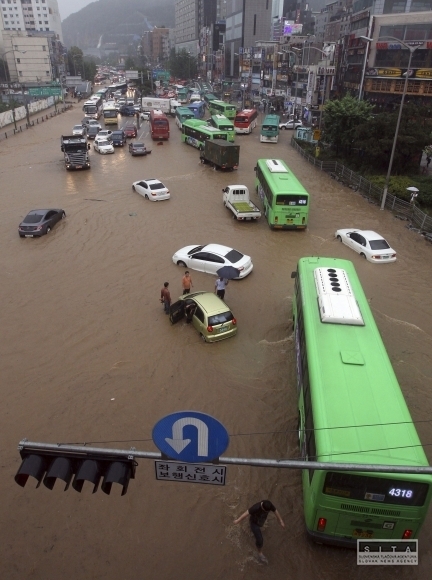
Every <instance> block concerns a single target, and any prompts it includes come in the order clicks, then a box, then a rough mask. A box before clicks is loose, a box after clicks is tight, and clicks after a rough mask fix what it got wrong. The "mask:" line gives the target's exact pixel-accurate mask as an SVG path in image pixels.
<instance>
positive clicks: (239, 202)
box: [222, 185, 261, 221]
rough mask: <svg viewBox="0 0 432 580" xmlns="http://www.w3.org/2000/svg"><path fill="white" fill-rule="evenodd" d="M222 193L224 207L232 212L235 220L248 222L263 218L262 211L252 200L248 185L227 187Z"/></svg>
mask: <svg viewBox="0 0 432 580" xmlns="http://www.w3.org/2000/svg"><path fill="white" fill-rule="evenodd" d="M222 192H223V203H224V206H225V207H227V208H228V209H229V210H231V211H232V213H233V217H234V219H236V220H238V221H246V220H257V219H259V218H260V217H261V211H260V210H259V208H258V207H257V206H256V205H255V204H254V203H253V202H252V201H251V200H250V196H249V189H248V188H247V187H246V185H227V186H226V187H225V189H223V190H222Z"/></svg>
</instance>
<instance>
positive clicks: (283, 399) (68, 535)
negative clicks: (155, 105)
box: [0, 106, 432, 580]
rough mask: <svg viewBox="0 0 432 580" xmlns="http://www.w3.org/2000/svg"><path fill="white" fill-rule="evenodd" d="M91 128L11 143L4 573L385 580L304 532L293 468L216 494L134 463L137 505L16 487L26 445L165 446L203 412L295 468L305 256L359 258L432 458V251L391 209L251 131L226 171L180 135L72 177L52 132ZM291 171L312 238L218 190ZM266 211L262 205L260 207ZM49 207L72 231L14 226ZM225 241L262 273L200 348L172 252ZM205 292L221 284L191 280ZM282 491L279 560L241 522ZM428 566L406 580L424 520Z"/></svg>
mask: <svg viewBox="0 0 432 580" xmlns="http://www.w3.org/2000/svg"><path fill="white" fill-rule="evenodd" d="M81 117H82V113H81V111H80V108H79V107H78V106H76V107H75V108H74V109H73V110H71V111H69V112H67V113H65V114H63V115H61V116H59V117H57V118H55V119H52V120H50V121H49V122H47V123H44V124H43V125H39V126H37V127H35V128H32V129H31V130H29V131H26V132H25V133H23V134H19V135H17V136H15V137H13V138H10V139H8V140H7V141H3V142H2V143H0V155H1V165H0V192H1V193H0V220H1V224H0V225H1V227H0V247H1V280H2V282H1V285H0V298H1V335H0V345H1V350H0V353H1V363H0V364H1V371H2V372H1V386H0V389H1V410H0V425H1V427H0V428H1V467H2V469H1V478H0V494H1V510H0V529H1V541H0V577H1V578H2V579H4V580H27V579H32V580H33V579H34V580H39V579H40V580H42V579H44V580H47V579H48V580H50V579H56V580H59V579H62V580H63V579H65V580H69V579H71V580H72V579H74V580H76V579H83V580H84V579H86V580H87V579H104V580H114V579H119V578H121V579H122V580H135V579H138V578H146V579H149V580H154V579H168V578H176V579H178V580H183V579H185V580H186V579H188V580H198V579H201V578H208V579H210V580H219V579H221V580H222V579H224V580H234V579H241V578H248V579H252V580H253V579H256V578H262V577H267V578H272V579H276V580H279V579H288V578H290V579H303V578H304V579H309V578H320V579H329V578H331V579H332V580H333V579H334V580H342V579H346V578H354V579H363V578H365V579H366V578H368V579H369V578H374V579H375V578H378V579H390V578H393V577H394V574H395V569H394V568H393V569H385V568H384V567H375V568H373V569H371V568H368V567H358V566H357V565H356V554H355V552H352V551H349V550H342V549H335V548H329V547H323V546H318V545H315V544H312V543H311V542H309V541H308V539H307V537H306V535H305V528H304V520H303V511H302V510H303V507H302V489H301V484H300V474H299V472H297V471H291V470H289V471H288V470H281V469H264V468H253V467H236V466H233V467H231V466H230V467H228V476H227V485H226V486H225V487H223V488H220V487H213V486H200V485H195V484H181V483H177V482H175V483H170V482H158V481H155V474H154V464H153V462H152V461H150V460H141V461H139V465H138V468H137V472H136V479H135V480H131V482H130V485H129V490H128V493H127V495H126V496H124V497H120V494H119V489H115V490H114V491H113V492H112V494H111V495H110V496H107V495H105V494H104V493H102V492H101V491H100V490H99V491H98V493H96V494H95V495H92V494H91V493H90V491H91V490H90V488H89V487H86V488H85V489H84V491H83V493H82V494H78V493H76V492H75V491H74V490H73V489H72V488H71V489H70V490H68V491H67V492H64V491H63V488H62V486H61V485H60V484H56V486H55V488H54V490H53V491H49V490H47V489H46V488H45V486H43V485H42V486H41V487H40V488H39V489H35V488H34V482H33V481H32V482H31V483H28V484H27V486H26V487H25V488H24V489H23V488H21V487H19V486H18V485H16V483H15V482H14V480H13V477H14V475H15V473H16V470H17V469H18V467H19V465H20V457H19V453H18V451H17V444H18V442H19V441H20V439H21V438H23V437H27V438H28V439H29V440H31V441H42V442H50V443H55V442H70V443H72V442H88V443H90V442H91V443H92V444H94V445H99V446H103V444H102V442H112V443H109V446H112V447H118V448H129V447H130V446H135V447H137V448H138V449H141V450H150V451H156V448H155V447H154V445H153V443H152V440H151V433H152V427H153V426H154V425H155V423H156V422H157V421H158V420H159V419H160V418H161V417H163V416H164V415H166V414H168V413H171V412H174V411H179V410H185V409H193V410H197V411H201V412H205V413H209V414H211V415H213V416H215V417H216V418H217V419H219V420H220V421H221V422H222V423H223V424H224V425H225V426H226V428H227V430H228V431H229V433H230V435H231V441H230V446H229V448H228V450H227V452H226V454H227V455H229V456H231V457H236V456H237V457H264V458H293V457H298V450H297V447H296V435H295V427H296V417H297V410H296V386H295V370H294V352H293V342H292V324H291V318H292V314H291V313H292V308H291V301H292V294H293V282H292V280H291V278H290V274H291V272H292V271H293V270H294V269H295V267H296V262H297V260H298V259H299V258H300V257H302V256H308V255H321V256H335V257H341V258H347V259H350V260H352V261H353V262H354V263H355V266H356V268H357V271H358V274H359V276H360V280H361V282H362V284H363V286H364V289H365V292H366V295H367V296H368V298H369V300H370V304H371V307H372V311H373V313H374V315H375V317H376V320H377V323H378V326H379V329H380V331H381V333H382V336H383V339H384V342H385V345H386V347H387V349H388V352H389V355H390V358H391V361H392V363H393V366H394V369H395V371H396V374H397V376H398V379H399V381H400V384H401V387H402V389H403V392H404V394H405V397H406V400H407V403H408V406H409V408H410V410H411V413H412V416H413V419H414V420H415V421H417V422H418V431H419V434H420V438H421V440H422V442H423V444H424V445H425V449H426V453H427V455H428V456H429V458H430V457H431V455H432V447H431V444H432V425H431V423H430V422H429V421H430V418H431V411H432V380H431V378H432V337H431V335H432V302H431V299H430V295H431V294H430V289H431V287H432V271H431V258H432V247H431V246H430V245H427V242H425V241H424V240H423V239H422V237H421V236H419V235H417V234H413V233H412V232H410V231H408V230H407V229H406V228H405V227H404V223H403V222H400V221H398V220H395V219H394V218H393V217H392V216H391V214H390V213H388V212H380V211H379V209H378V208H377V207H376V206H372V205H370V204H368V203H367V202H366V201H365V200H364V199H363V198H362V197H360V196H359V195H358V194H355V193H353V192H352V191H351V190H349V189H347V188H344V187H343V186H341V185H339V184H337V183H335V182H334V181H332V180H331V179H330V178H329V177H328V176H326V175H324V174H322V173H320V172H319V171H317V170H315V169H314V168H312V167H311V166H310V165H308V164H307V163H306V162H305V161H303V160H302V159H301V158H300V157H299V156H298V155H297V154H296V153H295V152H294V151H293V150H292V148H291V147H290V145H289V139H290V137H291V132H289V131H286V132H283V133H282V135H281V138H280V142H279V143H278V144H277V145H268V144H260V143H259V133H258V130H256V131H255V133H254V134H253V135H251V136H244V137H242V138H239V139H238V142H239V143H240V144H241V165H240V168H239V170H238V171H237V172H235V173H228V174H224V173H220V172H215V171H213V170H212V169H210V168H209V167H207V166H202V165H200V163H199V162H198V152H197V151H196V150H195V149H193V148H192V147H189V146H187V145H184V144H182V143H181V141H180V132H179V131H178V129H177V127H176V126H175V124H174V122H171V131H172V133H171V140H170V141H169V142H168V143H164V145H162V146H157V145H156V144H151V142H150V140H149V137H148V126H147V125H145V126H144V128H143V133H144V137H145V141H146V142H147V144H148V145H150V146H151V147H152V149H153V153H152V155H151V156H149V157H146V158H131V157H130V156H129V154H128V152H127V150H126V149H116V152H115V155H111V156H106V157H104V156H99V155H98V154H97V153H94V152H93V151H92V152H91V158H92V168H91V170H90V171H86V172H75V173H72V172H70V173H68V172H66V170H65V168H64V165H63V161H62V153H61V152H60V135H61V134H62V133H64V134H67V133H68V132H69V131H70V129H71V128H72V126H73V125H74V124H75V123H76V122H79V120H80V118H81ZM270 156H271V157H280V158H283V159H285V160H286V161H287V162H288V164H289V165H290V166H291V167H292V169H293V170H294V172H295V173H296V174H297V176H298V177H299V179H300V180H301V181H302V182H303V184H304V185H305V187H306V188H307V189H308V190H309V192H310V193H311V196H312V201H311V218H310V225H309V228H308V229H307V231H306V232H272V231H270V229H269V228H268V226H267V225H266V222H265V221H264V219H263V220H261V221H260V222H259V223H238V222H235V221H233V220H232V219H230V214H229V212H228V210H226V209H225V208H224V207H223V205H222V192H221V189H222V187H224V186H225V185H227V184H228V183H244V184H246V185H247V186H248V187H249V188H250V189H251V190H253V183H254V172H253V167H254V165H255V162H256V160H257V159H258V158H259V157H270ZM146 177H157V178H159V179H162V180H163V181H164V183H165V184H166V185H167V186H169V189H170V191H171V195H172V197H171V200H170V201H166V202H161V203H150V202H146V201H145V200H144V199H143V198H141V197H140V196H139V195H138V194H136V193H133V192H132V190H131V184H132V182H133V181H135V180H137V179H140V178H146ZM253 196H254V199H255V200H256V194H255V193H254V194H253ZM37 207H61V208H63V209H64V210H65V211H66V213H67V219H66V220H64V221H63V222H61V223H60V224H58V225H57V226H56V227H55V228H54V229H53V231H52V232H51V233H50V234H49V235H48V236H44V237H43V238H41V239H20V238H19V237H18V233H17V226H18V223H19V222H20V220H21V218H22V217H23V216H24V215H25V214H26V213H27V211H29V210H30V209H34V208H37ZM341 227H360V228H363V229H374V230H377V231H378V232H380V233H381V234H382V235H384V236H385V237H386V238H387V239H388V241H389V242H390V244H391V245H392V246H393V247H394V248H395V249H396V250H397V252H398V261H397V262H396V263H395V264H388V265H384V266H379V265H373V264H370V263H368V262H366V261H364V260H362V259H361V258H360V257H359V256H357V255H356V254H354V253H353V252H352V251H351V250H350V249H348V248H347V247H346V246H343V245H342V244H340V243H338V242H336V241H335V239H334V232H335V230H336V229H337V228H341ZM209 242H219V243H223V244H226V245H231V246H233V247H235V248H237V249H238V250H240V251H242V252H245V253H247V254H249V255H250V256H252V259H253V263H254V271H253V273H252V274H251V275H250V276H249V277H248V278H246V279H245V280H241V281H238V282H232V283H231V284H230V285H229V286H228V289H227V293H226V301H227V303H228V304H229V306H230V307H231V308H232V310H233V311H234V313H235V316H236V318H237V320H238V328H239V332H238V335H237V337H235V338H233V339H229V340H226V341H222V342H221V343H217V344H203V343H202V342H201V341H200V339H199V337H198V334H197V333H196V332H195V330H194V329H193V328H191V327H190V326H187V325H186V324H184V323H179V324H177V325H176V326H170V324H169V322H168V320H167V318H166V317H165V316H164V314H163V312H162V308H161V304H160V303H159V293H160V288H161V286H162V284H163V282H164V281H169V282H170V289H171V293H172V296H173V297H174V298H176V296H179V295H180V294H181V277H182V274H183V270H182V269H181V268H179V267H177V266H176V265H174V264H173V262H172V260H171V256H172V255H173V253H174V251H175V250H177V249H179V248H180V247H182V246H185V245H188V244H201V243H209ZM192 278H193V283H194V288H195V289H196V290H197V289H203V290H209V291H212V290H213V285H214V281H215V279H214V278H213V277H211V276H208V275H206V274H202V273H198V272H192ZM266 497H268V498H270V499H271V500H272V501H273V502H274V503H275V504H276V506H277V507H278V509H279V511H280V513H281V514H282V516H283V518H284V519H285V522H286V529H285V530H282V528H281V527H280V526H279V524H278V523H277V521H276V519H275V518H274V517H273V516H270V517H269V520H268V524H267V527H266V529H265V531H264V539H265V544H264V548H265V550H264V551H265V553H266V555H267V556H268V558H269V566H268V567H266V566H262V565H260V564H258V563H257V561H256V560H255V559H254V544H253V541H252V540H253V538H252V537H251V536H250V534H249V532H248V527H247V522H244V524H241V525H240V526H233V520H234V518H235V517H237V516H238V515H240V514H241V513H242V512H243V511H245V510H246V509H247V508H248V507H249V506H250V505H252V504H253V503H255V502H257V501H259V500H261V499H264V498H266ZM419 545H420V564H419V566H418V567H416V568H414V569H413V568H412V567H407V568H405V569H402V568H399V569H397V575H398V578H421V579H426V578H430V570H431V567H432V555H431V545H432V518H431V515H430V514H429V516H428V518H427V520H426V523H425V525H424V527H423V530H422V533H421V535H420V539H419Z"/></svg>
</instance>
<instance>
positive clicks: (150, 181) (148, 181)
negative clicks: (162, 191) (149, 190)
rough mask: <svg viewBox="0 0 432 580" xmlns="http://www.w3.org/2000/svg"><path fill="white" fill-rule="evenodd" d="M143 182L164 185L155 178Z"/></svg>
mask: <svg viewBox="0 0 432 580" xmlns="http://www.w3.org/2000/svg"><path fill="white" fill-rule="evenodd" d="M142 181H145V182H146V183H162V181H160V180H159V179H156V178H155V177H149V178H148V179H142Z"/></svg>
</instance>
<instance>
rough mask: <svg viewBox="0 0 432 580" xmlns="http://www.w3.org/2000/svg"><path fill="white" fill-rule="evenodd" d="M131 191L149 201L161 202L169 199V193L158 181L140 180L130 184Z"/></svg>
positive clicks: (151, 179)
mask: <svg viewBox="0 0 432 580" xmlns="http://www.w3.org/2000/svg"><path fill="white" fill-rule="evenodd" d="M132 189H133V190H134V191H136V192H137V193H139V194H140V195H142V196H143V197H144V198H145V199H149V200H150V201H162V200H164V199H169V198H170V192H169V189H168V188H167V187H165V185H164V184H163V183H162V182H161V181H159V179H153V178H150V179H142V180H141V181H135V182H134V183H133V184H132Z"/></svg>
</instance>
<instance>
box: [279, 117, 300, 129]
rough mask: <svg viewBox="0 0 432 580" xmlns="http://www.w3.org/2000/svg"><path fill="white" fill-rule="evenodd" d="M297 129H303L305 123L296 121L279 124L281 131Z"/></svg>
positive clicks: (290, 120)
mask: <svg viewBox="0 0 432 580" xmlns="http://www.w3.org/2000/svg"><path fill="white" fill-rule="evenodd" d="M297 127H303V123H302V122H301V121H294V119H289V120H288V121H285V122H284V123H279V129H297Z"/></svg>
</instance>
